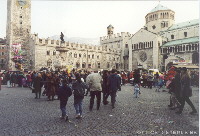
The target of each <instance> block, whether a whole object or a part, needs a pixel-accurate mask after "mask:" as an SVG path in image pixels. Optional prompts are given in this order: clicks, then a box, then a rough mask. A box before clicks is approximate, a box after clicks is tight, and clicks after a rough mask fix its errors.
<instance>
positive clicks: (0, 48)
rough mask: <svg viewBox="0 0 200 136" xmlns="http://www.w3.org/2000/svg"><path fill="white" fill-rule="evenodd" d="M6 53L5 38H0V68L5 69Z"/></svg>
mask: <svg viewBox="0 0 200 136" xmlns="http://www.w3.org/2000/svg"><path fill="white" fill-rule="evenodd" d="M7 54H8V46H6V39H5V38H4V39H3V38H0V70H5V69H6V65H7V64H6V59H7Z"/></svg>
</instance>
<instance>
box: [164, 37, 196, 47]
mask: <svg viewBox="0 0 200 136" xmlns="http://www.w3.org/2000/svg"><path fill="white" fill-rule="evenodd" d="M196 42H199V37H191V38H187V39H180V40H174V41H170V42H167V43H165V44H164V45H162V47H166V46H174V45H180V44H186V43H196Z"/></svg>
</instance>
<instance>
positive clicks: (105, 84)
mask: <svg viewBox="0 0 200 136" xmlns="http://www.w3.org/2000/svg"><path fill="white" fill-rule="evenodd" d="M102 92H103V104H104V105H107V104H108V103H109V102H108V101H107V99H108V96H109V95H110V94H109V86H108V71H107V70H104V71H103V84H102Z"/></svg>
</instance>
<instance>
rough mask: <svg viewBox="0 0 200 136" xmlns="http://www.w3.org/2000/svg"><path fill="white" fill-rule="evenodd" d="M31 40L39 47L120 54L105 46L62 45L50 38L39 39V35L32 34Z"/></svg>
mask: <svg viewBox="0 0 200 136" xmlns="http://www.w3.org/2000/svg"><path fill="white" fill-rule="evenodd" d="M31 39H33V40H34V43H35V45H39V46H55V47H58V46H60V47H66V48H69V49H75V50H88V51H93V52H114V53H120V51H118V50H116V49H105V47H104V46H103V45H96V46H95V45H87V44H79V43H70V42H69V41H67V42H63V43H61V41H60V40H51V39H49V38H47V39H45V38H39V37H38V34H32V35H31Z"/></svg>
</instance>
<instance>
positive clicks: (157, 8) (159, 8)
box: [149, 3, 170, 13]
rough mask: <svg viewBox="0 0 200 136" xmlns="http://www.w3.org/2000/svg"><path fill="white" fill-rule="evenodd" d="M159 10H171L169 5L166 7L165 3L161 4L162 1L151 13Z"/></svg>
mask: <svg viewBox="0 0 200 136" xmlns="http://www.w3.org/2000/svg"><path fill="white" fill-rule="evenodd" d="M159 10H170V9H169V8H167V7H164V6H163V5H161V4H160V3H159V4H158V5H157V6H156V7H155V8H154V9H152V10H151V11H150V12H149V13H152V12H156V11H159Z"/></svg>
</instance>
